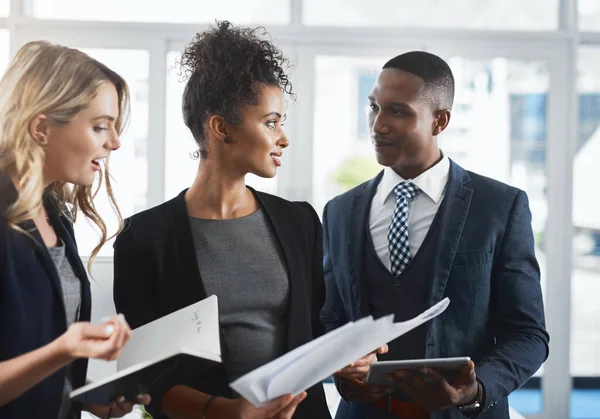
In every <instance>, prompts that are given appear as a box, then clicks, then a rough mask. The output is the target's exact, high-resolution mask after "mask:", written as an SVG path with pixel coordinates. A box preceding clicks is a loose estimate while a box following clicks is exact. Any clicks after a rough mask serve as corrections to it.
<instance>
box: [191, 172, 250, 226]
mask: <svg viewBox="0 0 600 419" xmlns="http://www.w3.org/2000/svg"><path fill="white" fill-rule="evenodd" d="M185 204H186V208H187V212H188V215H189V216H191V217H195V218H205V219H229V218H239V217H245V216H247V215H249V214H252V213H253V212H255V211H256V210H257V209H258V203H257V202H256V199H255V198H254V195H253V194H252V192H251V191H250V190H249V189H247V188H246V181H245V176H244V175H232V174H231V173H229V172H228V171H224V170H221V169H220V168H219V167H218V165H217V164H215V163H214V162H212V161H210V160H203V161H202V162H201V163H200V167H199V168H198V172H197V174H196V178H195V179H194V182H193V183H192V186H191V187H190V189H189V190H188V191H187V192H186V194H185Z"/></svg>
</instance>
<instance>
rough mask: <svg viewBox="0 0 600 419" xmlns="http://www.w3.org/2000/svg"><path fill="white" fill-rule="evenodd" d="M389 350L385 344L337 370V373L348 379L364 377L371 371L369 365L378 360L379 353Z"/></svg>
mask: <svg viewBox="0 0 600 419" xmlns="http://www.w3.org/2000/svg"><path fill="white" fill-rule="evenodd" d="M387 351H388V346H387V345H383V346H380V347H379V348H377V349H376V350H374V351H373V352H371V353H369V354H367V355H365V356H363V357H362V358H360V359H359V360H357V361H354V362H353V363H352V364H350V365H348V366H346V367H344V368H342V369H341V370H339V371H337V372H336V373H335V375H337V376H338V377H340V378H346V379H362V378H365V377H366V376H367V373H368V372H369V367H370V366H371V364H372V363H373V362H376V361H377V355H378V354H385V353H387Z"/></svg>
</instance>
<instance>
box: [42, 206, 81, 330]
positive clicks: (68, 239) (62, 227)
mask: <svg viewBox="0 0 600 419" xmlns="http://www.w3.org/2000/svg"><path fill="white" fill-rule="evenodd" d="M44 206H45V207H46V211H47V213H48V217H49V218H50V223H51V224H52V227H53V228H54V231H55V232H56V235H57V236H58V237H60V238H61V240H62V241H63V243H64V244H65V254H66V256H67V258H68V259H69V263H70V264H71V268H72V269H73V272H74V273H75V275H76V276H77V278H79V281H80V282H81V307H80V320H82V321H89V320H90V313H91V308H92V301H91V300H92V297H91V293H90V282H89V280H88V276H87V272H86V270H85V268H84V266H83V263H82V262H81V258H80V257H79V251H78V250H77V246H76V244H75V240H74V238H73V232H72V231H73V230H72V229H69V228H67V226H66V223H70V221H69V220H68V219H66V218H65V217H66V216H65V215H64V214H60V212H59V209H58V208H57V207H56V204H55V202H54V201H53V200H52V199H50V198H49V197H48V196H45V197H44ZM48 256H49V254H48ZM52 266H54V263H52ZM57 278H58V281H59V282H58V283H59V285H60V278H59V277H57ZM59 291H60V293H61V300H62V286H61V287H60V289H59Z"/></svg>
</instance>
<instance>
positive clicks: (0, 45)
mask: <svg viewBox="0 0 600 419" xmlns="http://www.w3.org/2000/svg"><path fill="white" fill-rule="evenodd" d="M8 58H9V33H8V30H7V29H0V74H4V72H5V71H6V68H7V67H8Z"/></svg>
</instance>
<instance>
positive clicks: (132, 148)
mask: <svg viewBox="0 0 600 419" xmlns="http://www.w3.org/2000/svg"><path fill="white" fill-rule="evenodd" d="M82 51H84V52H85V53H87V54H89V55H90V56H92V57H94V58H95V59H97V60H98V61H100V62H102V63H104V64H106V65H107V66H108V67H109V68H111V69H112V70H114V71H116V72H117V73H119V74H120V75H121V76H122V77H123V78H124V79H125V80H126V81H127V83H128V85H129V89H130V93H131V118H130V121H129V125H128V127H127V129H126V131H125V133H124V134H123V135H121V148H120V149H119V150H117V151H115V152H114V153H112V154H111V156H110V172H111V175H112V178H113V179H112V186H113V192H114V195H115V198H116V201H117V204H118V205H119V208H120V209H121V213H122V214H123V217H128V216H131V215H133V214H135V213H136V212H139V211H141V210H143V209H145V208H146V192H147V189H148V180H147V173H148V162H147V159H146V153H145V150H146V147H145V144H146V138H147V135H148V101H147V93H143V92H147V91H148V70H149V68H148V62H149V54H148V51H143V50H116V49H83V50H82ZM94 202H95V203H96V207H97V209H98V212H99V213H100V214H101V215H102V217H103V219H104V221H105V222H106V224H107V228H108V233H109V234H112V233H114V232H115V231H116V229H117V226H118V224H117V222H116V218H115V217H114V216H112V214H113V211H112V208H111V207H110V204H109V201H108V198H107V195H106V190H105V189H104V187H103V188H102V190H101V191H100V192H99V193H98V195H97V196H96V199H95V200H94ZM75 234H76V238H77V244H78V247H79V253H80V255H82V256H88V255H89V254H90V253H91V251H92V250H93V249H94V247H95V246H96V244H97V243H98V239H99V237H100V236H99V233H98V232H97V231H96V229H95V228H94V227H92V224H91V223H90V222H88V221H87V220H86V219H85V218H84V217H81V218H79V219H78V220H77V223H76V224H75ZM112 254H113V252H112V243H107V244H106V245H105V246H104V247H103V248H102V250H101V252H100V254H99V255H100V256H112Z"/></svg>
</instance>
